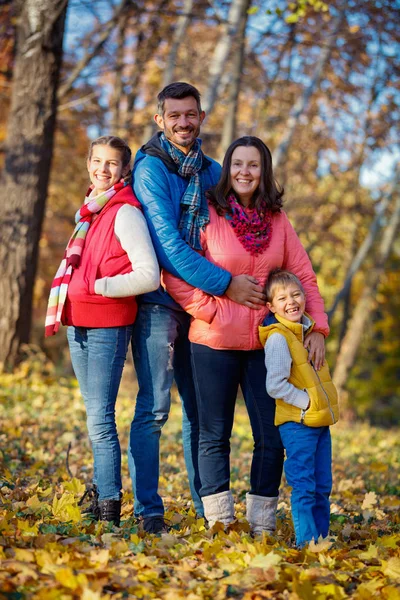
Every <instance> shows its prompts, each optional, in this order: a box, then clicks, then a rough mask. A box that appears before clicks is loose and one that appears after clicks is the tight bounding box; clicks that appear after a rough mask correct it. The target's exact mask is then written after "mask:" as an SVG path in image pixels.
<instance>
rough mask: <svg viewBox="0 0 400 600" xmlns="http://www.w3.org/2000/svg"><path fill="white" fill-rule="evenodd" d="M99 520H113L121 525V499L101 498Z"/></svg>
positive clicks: (117, 524)
mask: <svg viewBox="0 0 400 600" xmlns="http://www.w3.org/2000/svg"><path fill="white" fill-rule="evenodd" d="M98 506H99V521H112V522H113V523H114V525H116V526H117V527H119V522H120V519H121V500H110V499H106V500H99V502H98Z"/></svg>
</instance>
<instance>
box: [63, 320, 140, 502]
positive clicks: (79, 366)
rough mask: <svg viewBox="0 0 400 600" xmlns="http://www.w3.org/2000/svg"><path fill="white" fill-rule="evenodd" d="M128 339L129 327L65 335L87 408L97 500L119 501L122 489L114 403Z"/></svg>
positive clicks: (84, 329) (72, 329)
mask: <svg viewBox="0 0 400 600" xmlns="http://www.w3.org/2000/svg"><path fill="white" fill-rule="evenodd" d="M131 336H132V325H128V326H126V327H107V328H87V327H73V326H72V327H68V331H67V338H68V343H69V349H70V353H71V361H72V366H73V369H74V371H75V375H76V378H77V380H78V383H79V387H80V390H81V394H82V397H83V400H84V402H85V407H86V415H87V428H88V432H89V438H90V441H91V444H92V449H93V458H94V478H93V481H94V483H95V484H96V486H97V489H98V492H99V500H105V499H108V498H109V499H112V500H119V497H120V491H121V487H122V484H121V450H120V445H119V440H118V434H117V426H116V423H115V402H116V400H117V395H118V389H119V384H120V382H121V376H122V370H123V368H124V363H125V358H126V353H127V350H128V345H129V342H130V339H131Z"/></svg>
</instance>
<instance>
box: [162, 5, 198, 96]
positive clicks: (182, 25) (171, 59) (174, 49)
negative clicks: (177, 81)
mask: <svg viewBox="0 0 400 600" xmlns="http://www.w3.org/2000/svg"><path fill="white" fill-rule="evenodd" d="M193 5H194V0H185V1H184V3H183V14H181V15H180V16H179V19H178V21H177V23H176V25H175V32H174V36H173V38H172V45H171V50H170V51H169V55H168V61H167V64H166V66H165V70H164V78H163V88H165V86H167V85H168V84H169V83H172V82H173V81H174V71H175V66H176V57H177V56H178V50H179V46H180V45H181V43H182V42H183V40H184V38H185V34H186V30H187V28H188V25H189V23H190V14H191V12H192V10H193Z"/></svg>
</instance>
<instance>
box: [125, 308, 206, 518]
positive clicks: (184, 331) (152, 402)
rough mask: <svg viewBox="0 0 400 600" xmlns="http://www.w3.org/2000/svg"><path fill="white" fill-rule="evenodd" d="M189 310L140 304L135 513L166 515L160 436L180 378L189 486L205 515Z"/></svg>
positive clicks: (131, 457)
mask: <svg viewBox="0 0 400 600" xmlns="http://www.w3.org/2000/svg"><path fill="white" fill-rule="evenodd" d="M189 325H190V315H188V314H187V313H185V312H183V311H179V310H173V309H170V308H168V307H166V306H163V305H161V304H146V303H143V304H141V305H140V306H139V310H138V314H137V317H136V322H135V326H134V331H133V338H132V350H133V360H134V363H135V369H136V373H137V378H138V383H139V392H138V395H137V399H136V409H135V416H134V418H133V421H132V425H131V434H130V444H129V448H128V464H129V471H130V475H131V478H132V483H133V493H134V496H135V507H134V508H135V516H137V517H139V516H143V517H151V516H155V515H163V514H164V505H163V501H162V499H161V496H160V495H159V493H158V478H159V471H160V436H161V429H162V427H163V426H164V425H165V423H166V421H167V419H168V415H169V410H170V407H171V386H172V382H173V380H174V379H175V382H176V385H177V388H178V391H179V395H180V397H181V400H182V445H183V453H184V457H185V462H186V468H187V472H188V480H189V486H190V491H191V494H192V498H193V503H194V507H195V510H196V513H197V514H198V515H203V503H202V501H201V499H200V496H199V490H200V479H199V470H198V443H199V425H198V417H197V407H196V397H195V389H194V384H193V376H192V367H191V363H190V345H189V340H188V332H189Z"/></svg>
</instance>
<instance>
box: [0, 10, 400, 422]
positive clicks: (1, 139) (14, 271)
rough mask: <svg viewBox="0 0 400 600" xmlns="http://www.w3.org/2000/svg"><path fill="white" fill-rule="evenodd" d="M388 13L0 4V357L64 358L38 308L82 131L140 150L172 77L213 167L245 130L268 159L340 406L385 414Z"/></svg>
mask: <svg viewBox="0 0 400 600" xmlns="http://www.w3.org/2000/svg"><path fill="white" fill-rule="evenodd" d="M399 7H400V5H399V2H397V1H391V0H382V1H376V0H371V1H369V0H363V1H360V0H359V1H349V2H342V1H341V0H333V1H331V2H329V3H324V2H322V1H321V0H298V1H296V2H292V3H291V2H289V3H287V2H285V1H282V0H276V1H271V2H261V1H255V0H232V1H230V2H228V1H222V2H220V1H217V0H215V1H210V0H200V1H196V2H195V1H194V0H181V1H176V0H160V1H159V2H152V1H151V0H150V1H149V0H137V1H133V0H124V1H121V2H117V1H113V0H98V1H97V2H91V1H79V2H77V1H74V0H70V1H69V2H67V0H46V1H45V2H37V1H36V0H26V1H19V2H10V1H5V2H2V5H1V8H0V11H1V12H0V34H1V45H0V65H1V66H0V68H1V71H0V101H1V111H0V149H1V152H0V168H1V175H2V178H3V185H2V188H3V192H5V196H4V197H6V198H7V201H6V208H5V210H4V209H3V211H2V212H3V214H2V216H1V219H0V224H1V226H2V227H1V232H2V233H1V241H0V264H1V269H2V278H1V283H0V294H1V298H2V303H3V315H2V320H1V327H0V363H1V364H2V365H3V366H4V365H6V366H8V367H10V366H11V367H12V366H13V365H14V364H15V363H16V360H17V356H18V353H20V352H21V345H22V344H26V343H28V342H29V343H33V344H35V345H36V346H37V347H40V348H42V349H44V350H45V352H46V354H47V355H48V356H50V357H51V358H52V359H53V360H54V361H55V363H57V365H58V367H60V368H61V369H63V368H66V369H68V368H69V367H68V361H67V360H65V358H66V357H65V350H64V348H65V338H64V337H63V336H62V335H61V336H58V339H53V340H50V341H49V342H47V343H45V342H44V340H43V318H44V314H45V306H46V300H47V295H48V290H49V285H50V282H51V280H52V277H53V275H54V271H55V269H56V267H57V265H58V262H59V259H60V258H61V256H62V253H63V250H64V247H65V243H66V240H67V238H68V235H69V233H70V231H71V226H72V219H73V214H74V212H75V210H76V208H77V207H78V206H79V204H80V202H81V199H82V193H83V190H85V187H86V184H87V174H86V169H85V158H86V152H87V147H88V143H89V140H90V138H93V137H94V136H97V135H102V134H105V133H110V132H112V133H114V134H118V135H121V136H123V137H124V138H126V139H127V140H128V142H129V143H130V144H131V146H132V148H133V150H134V151H136V150H137V149H138V148H139V147H140V145H141V144H142V143H143V142H144V141H146V140H147V139H148V138H149V137H150V135H151V134H152V133H153V132H154V124H153V121H152V116H153V114H154V113H155V108H156V104H155V98H156V95H157V93H158V91H159V90H160V89H161V88H162V87H163V86H164V85H166V84H168V83H169V82H171V81H173V80H184V81H189V82H190V83H193V84H195V85H196V86H197V87H198V88H199V89H200V90H201V92H202V101H203V107H204V109H205V111H206V113H207V118H206V121H205V124H204V126H203V129H202V138H203V140H204V145H203V148H204V150H205V152H206V153H209V154H210V155H211V156H213V157H214V158H217V159H221V157H222V156H223V153H224V150H225V149H226V147H227V146H228V144H229V143H230V142H231V141H232V140H233V139H235V138H236V137H238V136H240V135H246V134H252V135H258V136H259V137H261V138H262V139H263V140H264V141H265V142H266V143H267V144H268V145H269V147H270V148H271V150H272V151H273V158H274V165H275V172H276V176H277V179H278V180H279V181H280V182H281V183H282V184H283V185H284V187H285V198H286V202H285V210H286V211H287V213H288V215H289V218H290V219H291V221H292V223H293V225H294V226H295V229H296V231H297V232H298V234H299V235H300V237H301V239H302V241H303V244H304V246H305V247H306V249H307V251H308V252H309V255H310V257H311V260H312V263H313V265H314V268H315V271H316V272H317V275H318V281H319V285H320V287H321V291H322V294H323V296H324V298H325V302H326V307H327V309H328V312H329V316H330V321H331V327H332V334H331V336H330V337H329V340H328V342H327V348H328V357H329V360H330V363H331V365H332V367H333V371H334V378H335V381H336V384H337V386H338V387H339V389H340V391H341V393H342V397H343V402H344V403H345V404H346V405H350V407H352V409H353V410H354V411H355V412H356V413H357V414H358V415H359V416H362V417H368V418H371V419H372V420H374V421H375V422H380V423H386V424H389V423H394V422H395V421H398V419H399V414H400V400H399V397H400V390H399V381H400V335H399V333H400V325H399V318H398V315H399V309H400V298H399V293H398V289H399V268H400V242H399V240H398V239H397V234H398V229H399V211H400V208H399V202H400V201H399V187H398V186H399V180H398V177H399V168H398V165H399V157H400V147H399V143H398V139H399V100H400V93H399V81H400V80H399V35H400V34H399V31H398V27H397V25H396V22H397V17H398V14H399V12H398V10H399ZM62 48H63V51H62ZM62 52H63V56H62ZM46 65H48V66H47V67H46ZM50 165H51V170H50V171H49V169H50Z"/></svg>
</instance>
